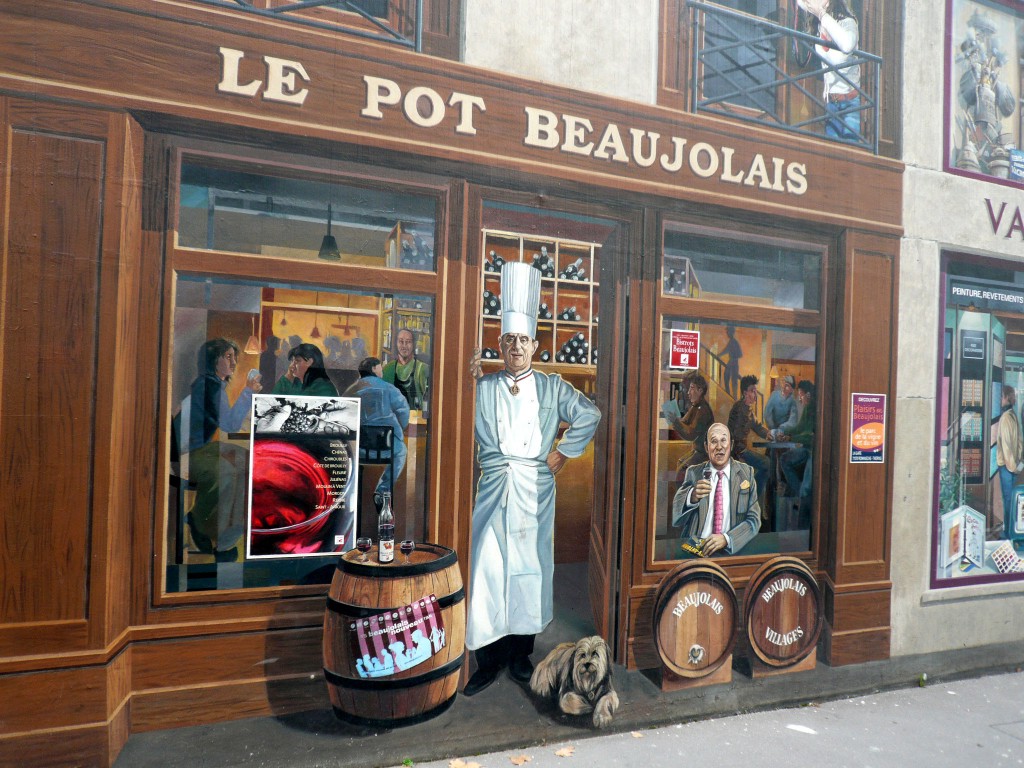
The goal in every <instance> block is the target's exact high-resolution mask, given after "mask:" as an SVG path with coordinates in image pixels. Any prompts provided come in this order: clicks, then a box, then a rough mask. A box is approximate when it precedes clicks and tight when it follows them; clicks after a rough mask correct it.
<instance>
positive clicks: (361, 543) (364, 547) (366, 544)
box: [356, 536, 373, 563]
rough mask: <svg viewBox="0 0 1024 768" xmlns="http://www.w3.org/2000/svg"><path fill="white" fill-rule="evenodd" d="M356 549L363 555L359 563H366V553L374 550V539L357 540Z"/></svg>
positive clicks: (364, 537)
mask: <svg viewBox="0 0 1024 768" xmlns="http://www.w3.org/2000/svg"><path fill="white" fill-rule="evenodd" d="M356 549H358V550H359V551H360V552H361V553H362V557H360V558H359V562H360V563H365V562H366V553H367V552H369V551H370V550H371V549H373V539H371V538H370V537H369V536H360V537H359V538H358V539H356Z"/></svg>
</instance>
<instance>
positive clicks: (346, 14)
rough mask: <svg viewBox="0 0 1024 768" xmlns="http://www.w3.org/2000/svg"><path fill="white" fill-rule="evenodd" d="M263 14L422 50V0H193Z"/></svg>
mask: <svg viewBox="0 0 1024 768" xmlns="http://www.w3.org/2000/svg"><path fill="white" fill-rule="evenodd" d="M196 2H200V3H203V4H204V5H214V6H217V7H218V8H231V9H233V10H236V11H244V12H245V13H251V14H254V15H256V16H263V17H265V18H272V19H281V20H284V21H289V22H294V23H295V24H301V25H303V26H307V27H316V28H318V29H326V30H330V31H332V32H339V33H342V34H346V35H356V36H357V37H366V38H370V39H374V40H384V41H385V42H389V43H394V44H395V45H401V46H404V47H406V48H411V49H413V50H414V51H422V50H423V0H297V2H288V1H287V0H196Z"/></svg>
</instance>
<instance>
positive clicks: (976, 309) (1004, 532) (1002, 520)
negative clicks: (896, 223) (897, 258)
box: [933, 257, 1024, 586]
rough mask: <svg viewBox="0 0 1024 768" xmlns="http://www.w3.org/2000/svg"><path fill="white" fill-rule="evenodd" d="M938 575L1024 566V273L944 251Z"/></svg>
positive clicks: (967, 575)
mask: <svg viewBox="0 0 1024 768" xmlns="http://www.w3.org/2000/svg"><path fill="white" fill-rule="evenodd" d="M944 279H945V302H944V303H945V308H944V312H943V318H944V327H943V333H942V354H941V361H940V364H941V370H940V375H939V392H938V398H937V399H938V414H937V422H936V428H937V432H938V436H937V457H936V459H937V461H936V465H937V478H936V495H935V497H936V510H935V512H936V520H935V548H934V571H933V581H934V582H935V583H936V584H937V585H938V586H946V585H952V584H962V583H965V582H971V581H992V580H1003V579H1015V578H1020V574H1021V573H1024V560H1022V559H1021V556H1022V550H1024V480H1022V479H1021V478H1022V476H1024V475H1022V472H1021V470H1024V439H1022V438H1021V412H1020V409H1021V404H1022V402H1024V272H1020V271H1016V270H1014V269H1013V268H1012V266H1011V265H1005V264H1000V263H998V262H990V261H984V262H980V261H978V260H976V259H958V258H954V257H947V258H946V272H945V278H944Z"/></svg>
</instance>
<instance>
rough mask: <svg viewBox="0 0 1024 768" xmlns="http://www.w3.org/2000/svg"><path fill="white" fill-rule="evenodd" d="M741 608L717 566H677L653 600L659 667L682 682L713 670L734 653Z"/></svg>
mask: <svg viewBox="0 0 1024 768" xmlns="http://www.w3.org/2000/svg"><path fill="white" fill-rule="evenodd" d="M738 615H739V605H738V603H737V601H736V590H734V589H733V586H732V582H730V581H729V577H728V576H727V575H726V573H725V571H724V570H722V568H721V567H720V566H718V565H717V564H716V563H713V562H712V561H710V560H707V559H701V560H691V561H688V562H686V563H683V564H681V565H678V566H676V568H674V569H673V570H672V571H671V572H669V574H668V576H666V577H665V580H664V581H662V582H661V586H659V587H658V591H657V593H656V595H655V601H654V642H655V645H656V646H657V649H658V655H659V656H660V657H661V660H662V663H664V665H665V667H667V668H668V669H669V670H670V671H671V672H673V673H675V674H676V675H678V676H680V677H691V678H698V677H704V676H706V675H710V674H711V673H712V672H714V671H715V670H717V669H718V668H719V667H720V666H722V664H724V663H725V661H726V660H727V659H728V658H729V656H730V654H731V653H732V648H733V644H734V643H735V639H736V619H737V616H738Z"/></svg>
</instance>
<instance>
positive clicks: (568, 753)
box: [555, 747, 576, 757]
mask: <svg viewBox="0 0 1024 768" xmlns="http://www.w3.org/2000/svg"><path fill="white" fill-rule="evenodd" d="M575 751H576V747H562V748H561V749H560V750H558V751H557V752H555V754H556V755H557V756H558V757H572V753H573V752H575Z"/></svg>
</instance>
